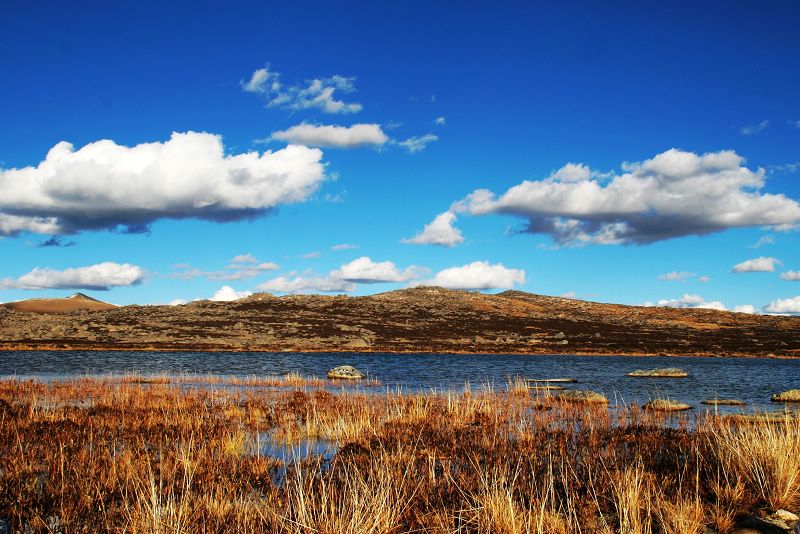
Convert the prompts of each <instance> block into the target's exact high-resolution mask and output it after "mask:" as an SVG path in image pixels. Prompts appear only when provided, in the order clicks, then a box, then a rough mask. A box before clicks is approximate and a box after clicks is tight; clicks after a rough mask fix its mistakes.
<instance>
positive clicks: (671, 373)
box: [628, 367, 689, 378]
mask: <svg viewBox="0 0 800 534" xmlns="http://www.w3.org/2000/svg"><path fill="white" fill-rule="evenodd" d="M628 376H637V377H650V378H684V377H687V376H689V373H687V372H686V371H684V370H683V369H678V368H677V367H666V368H664V369H637V370H636V371H631V372H630V373H628Z"/></svg>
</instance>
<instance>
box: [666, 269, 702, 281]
mask: <svg viewBox="0 0 800 534" xmlns="http://www.w3.org/2000/svg"><path fill="white" fill-rule="evenodd" d="M695 276H697V275H696V274H695V273H690V272H688V271H672V272H669V273H667V274H662V275H660V276H659V277H658V279H659V280H662V281H666V282H685V281H686V280H688V279H689V278H694V277H695Z"/></svg>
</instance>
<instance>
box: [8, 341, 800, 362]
mask: <svg viewBox="0 0 800 534" xmlns="http://www.w3.org/2000/svg"><path fill="white" fill-rule="evenodd" d="M3 351H6V352H24V351H63V352H82V351H91V352H104V351H108V352H208V353H214V352H263V353H280V352H302V353H306V354H315V353H316V354H322V353H342V354H406V355H410V356H411V355H414V354H444V355H452V356H459V355H486V356H493V355H500V354H502V355H512V356H585V357H593V356H617V357H637V358H647V357H664V358H750V359H773V360H794V359H800V353H798V354H749V353H729V354H717V353H706V354H702V353H700V354H698V353H691V354H681V353H653V352H625V353H622V352H513V351H496V352H486V351H483V352H475V351H454V350H411V349H409V350H358V349H352V348H329V349H314V350H309V349H297V350H295V349H285V348H261V347H251V348H247V349H244V348H240V347H201V348H198V347H175V346H163V347H153V346H143V347H118V346H84V347H81V346H70V347H63V346H55V345H48V344H36V343H30V344H14V345H10V346H9V345H8V344H0V352H3Z"/></svg>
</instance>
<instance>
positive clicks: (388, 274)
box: [330, 256, 419, 284]
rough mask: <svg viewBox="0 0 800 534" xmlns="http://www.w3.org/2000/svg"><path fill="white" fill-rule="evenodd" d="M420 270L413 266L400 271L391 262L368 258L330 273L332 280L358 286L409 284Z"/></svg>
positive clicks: (365, 257)
mask: <svg viewBox="0 0 800 534" xmlns="http://www.w3.org/2000/svg"><path fill="white" fill-rule="evenodd" d="M418 273H419V268H418V267H416V266H414V265H412V266H411V267H407V268H406V269H404V270H402V271H401V270H400V269H398V268H397V266H396V265H395V264H394V262H391V261H382V262H374V261H372V259H370V258H369V257H367V256H362V257H361V258H357V259H355V260H353V261H351V262H350V263H346V264H344V265H342V266H341V267H339V269H338V270H336V271H332V272H331V273H330V278H331V279H335V280H343V281H345V282H352V283H356V284H378V283H389V282H408V281H409V280H412V279H414V278H416V277H417V275H418Z"/></svg>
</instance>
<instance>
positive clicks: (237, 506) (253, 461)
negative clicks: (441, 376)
mask: <svg viewBox="0 0 800 534" xmlns="http://www.w3.org/2000/svg"><path fill="white" fill-rule="evenodd" d="M206 378H207V377H206ZM271 380H272V378H267V379H258V378H252V379H248V381H249V382H248V383H249V384H250V385H249V386H248V385H245V384H243V383H236V384H230V383H222V382H213V381H212V382H211V383H209V382H208V381H204V382H202V383H200V382H199V381H197V382H194V381H192V380H186V379H184V378H181V377H168V376H164V377H159V379H158V380H148V381H142V380H139V379H136V380H132V379H130V378H129V377H119V378H116V379H113V378H108V377H107V378H103V379H89V378H84V379H78V380H69V381H63V382H52V383H40V382H35V381H15V380H8V381H0V436H2V437H3V439H2V440H0V518H2V519H5V520H8V521H10V522H11V524H12V526H13V528H14V529H15V530H19V531H22V530H23V529H27V531H30V532H125V533H128V532H130V533H133V532H165V533H166V532H182V533H195V532H198V533H199V532H232V531H233V532H289V533H334V532H336V533H339V532H342V533H348V532H352V533H356V532H358V533H361V532H374V533H383V532H385V533H399V532H435V533H473V532H480V533H484V532H485V533H509V534H517V533H526V534H527V533H537V534H562V533H563V534H572V533H576V534H581V533H609V534H610V533H614V532H618V533H625V534H649V533H662V532H664V533H665V532H670V533H679V534H681V533H685V534H690V533H697V532H700V531H701V530H702V528H703V527H705V526H712V527H714V528H716V529H717V530H718V531H720V532H726V531H729V530H731V528H732V527H733V526H734V524H735V522H736V521H737V520H738V519H739V518H740V517H741V516H744V515H747V514H752V513H754V512H755V511H757V510H758V509H769V510H774V509H775V508H778V507H784V508H789V509H792V510H794V511H797V507H798V506H800V503H799V502H798V495H799V492H800V487H799V484H800V461H798V455H797V454H796V451H797V450H800V421H799V420H798V419H797V418H795V417H790V416H787V417H785V418H783V419H780V420H778V419H776V418H770V419H764V420H759V419H754V420H751V421H748V422H746V423H742V422H741V421H737V420H731V419H723V418H720V417H715V416H710V417H696V418H694V419H689V418H687V417H684V418H682V419H677V420H676V419H667V418H666V417H665V416H663V415H659V414H652V413H647V412H643V411H642V410H640V409H638V408H636V407H622V408H618V409H616V410H609V409H608V408H607V407H605V406H588V407H587V406H580V405H574V404H569V403H562V402H560V401H558V400H556V399H554V398H553V397H552V396H550V395H549V394H547V393H546V392H531V391H529V390H527V389H525V390H524V391H523V390H522V389H521V388H520V387H517V385H518V384H517V383H516V382H514V381H510V382H509V384H507V386H508V387H507V390H499V389H493V388H486V387H484V388H466V389H465V390H464V391H461V392H452V391H451V392H440V393H437V392H430V393H428V394H403V393H402V392H400V391H397V392H386V393H383V394H380V393H367V392H366V391H363V390H359V389H355V390H354V389H341V388H339V389H338V390H336V391H335V392H334V391H331V390H330V388H328V386H327V384H326V383H325V381H321V382H322V383H320V384H318V383H317V382H316V381H315V380H316V379H313V378H310V379H306V378H303V377H300V376H292V377H286V378H283V377H282V378H281V379H280V381H279V382H280V383H279V384H277V385H276V386H275V387H268V386H265V385H264V384H266V383H267V382H269V381H271ZM289 382H291V384H292V385H289ZM228 386H233V387H228ZM261 436H269V439H270V440H272V441H273V442H275V443H284V444H302V443H307V442H313V441H314V440H328V441H330V442H333V443H335V444H336V446H337V452H336V453H335V454H334V455H332V456H331V455H315V454H311V455H309V456H302V455H298V457H297V458H294V459H291V460H287V459H286V458H278V457H273V456H270V455H269V454H268V453H263V452H262V447H261V446H260V443H259V440H260V439H261Z"/></svg>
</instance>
